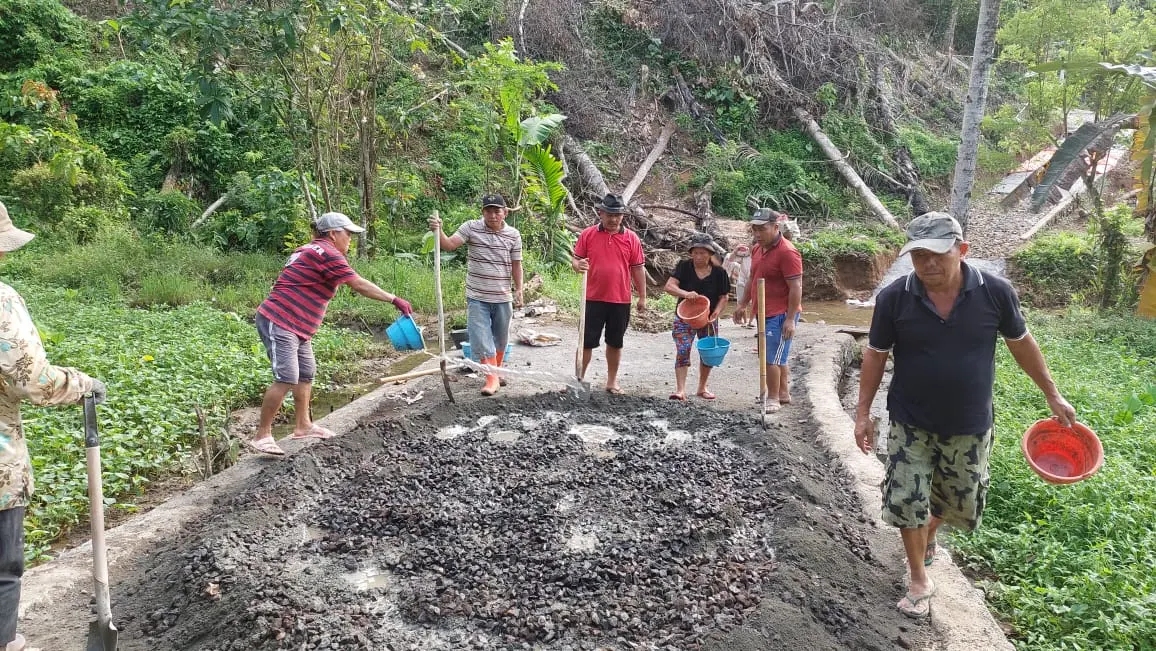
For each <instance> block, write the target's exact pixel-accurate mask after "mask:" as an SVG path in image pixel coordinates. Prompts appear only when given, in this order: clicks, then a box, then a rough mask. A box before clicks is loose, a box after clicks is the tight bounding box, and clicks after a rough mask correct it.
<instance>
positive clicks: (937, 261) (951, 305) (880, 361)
mask: <svg viewBox="0 0 1156 651" xmlns="http://www.w3.org/2000/svg"><path fill="white" fill-rule="evenodd" d="M907 237H908V242H907V245H906V246H904V247H903V250H902V251H900V253H899V255H903V254H905V253H911V262H912V266H914V267H915V271H914V272H912V273H910V274H908V275H907V276H906V277H904V278H900V279H898V280H896V281H895V282H893V283H891V284H890V285H888V286H887V287H886V288H884V289H883V291H881V292H879V296H878V297H877V298H876V299H875V313H874V315H873V316H872V318H871V332H870V335H869V337H868V340H869V343H868V346H867V349H866V350H864V351H863V370H862V373H861V375H860V378H859V405H858V410H857V412H856V417H855V441H856V443H857V444H858V445H859V449H861V450H862V451H863V452H864V453H868V452H870V451H871V449H872V447H873V445H874V442H875V428H874V425H873V424H872V422H871V415H870V414H871V403H872V402H873V401H874V400H875V393H876V392H877V391H878V390H879V382H880V381H881V380H882V379H883V368H884V365H885V364H886V362H887V355H888V353H891V354H893V355H894V357H895V372H894V376H893V377H892V380H891V389H890V391H889V392H888V394H887V410H888V411H889V412H890V415H891V431H890V435H889V436H888V438H887V464H886V465H887V479H886V481H885V483H884V490H883V521H884V522H886V523H888V524H891V525H893V526H896V527H899V529H900V534H901V536H902V538H903V547H904V551H905V552H906V555H907V564H908V566H909V567H910V569H911V582H910V584H909V585H908V589H907V594H906V595H905V596H904V597H903V599H902V600H901V601H900V602H899V603H898V604H897V606H898V608H899V610H900V611H902V612H903V613H904V614H905V615H908V616H911V617H916V618H922V617H926V616H927V615H928V613H930V612H931V596H932V594H934V592H935V586H934V584H933V583H932V582H931V580H930V579H929V578H928V577H927V572H926V571H925V565H929V564H930V561H931V560H932V559H933V558H934V554H935V530H936V528H938V527H939V525H940V524H941V523H943V522H946V523H947V524H948V525H950V526H952V527H957V528H959V529H964V530H971V529H974V528H975V527H976V526H977V525H978V524H979V520H980V517H981V515H982V513H983V506H984V501H985V499H986V493H987V486H988V457H989V455H990V453H991V446H992V441H993V437H992V386H993V384H994V382H995V345H996V335H997V334H998V335H1001V336H1003V338H1004V342H1006V344H1007V347H1008V350H1010V351H1011V354H1012V357H1014V358H1015V360H1016V363H1017V364H1019V366H1020V368H1022V369H1023V370H1024V372H1025V373H1027V374H1028V376H1029V377H1031V379H1032V381H1033V382H1035V384H1036V386H1038V387H1039V388H1040V390H1041V391H1043V392H1044V396H1045V397H1046V398H1047V402H1048V407H1049V408H1050V409H1051V411H1052V414H1054V415H1055V417H1056V418H1057V419H1059V421H1060V422H1061V423H1063V424H1064V425H1071V423H1072V422H1073V421H1075V419H1076V412H1075V410H1073V409H1072V406H1071V405H1070V404H1068V402H1067V401H1066V400H1064V397H1063V396H1062V395H1060V392H1059V390H1057V389H1056V384H1055V382H1053V381H1052V378H1051V375H1050V373H1048V366H1047V364H1046V363H1045V362H1044V357H1043V354H1042V353H1041V352H1040V347H1039V345H1037V344H1036V341H1035V339H1033V338H1032V336H1031V334H1030V333H1028V329H1027V324H1025V323H1024V318H1023V315H1022V314H1021V313H1020V308H1019V298H1018V297H1017V296H1016V292H1015V290H1014V289H1013V288H1012V286H1011V285H1010V284H1009V283H1008V282H1007V281H1006V280H1004V279H1002V278H998V277H996V276H992V275H988V274H985V273H983V272H982V271H980V270H978V269H975V268H973V267H971V266H969V265H968V264H967V263H965V262H963V261H962V258H963V257H964V255H966V254H967V242H964V241H963V230H962V229H961V228H960V226H959V222H957V221H956V220H955V218H954V217H952V216H951V215H948V214H946V213H941V212H930V213H927V214H925V215H922V216H920V217H918V218H916V219H915V220H913V221H912V222H911V224H910V225H909V226H908V227H907Z"/></svg>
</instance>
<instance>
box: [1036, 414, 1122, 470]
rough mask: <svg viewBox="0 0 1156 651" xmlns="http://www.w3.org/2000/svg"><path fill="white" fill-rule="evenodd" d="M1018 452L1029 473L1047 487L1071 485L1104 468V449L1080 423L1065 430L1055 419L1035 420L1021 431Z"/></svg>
mask: <svg viewBox="0 0 1156 651" xmlns="http://www.w3.org/2000/svg"><path fill="white" fill-rule="evenodd" d="M1020 449H1022V450H1023V453H1024V457H1025V458H1027V460H1028V465H1030V466H1031V467H1032V470H1034V471H1035V473H1036V474H1037V475H1039V476H1040V477H1041V478H1042V479H1043V480H1044V481H1046V482H1048V483H1050V484H1074V483H1075V482H1078V481H1082V480H1084V479H1087V478H1088V477H1091V476H1092V475H1094V474H1096V471H1098V470H1099V469H1100V466H1102V465H1104V446H1103V445H1102V444H1101V443H1100V439H1099V437H1097V436H1096V433H1095V432H1093V431H1092V430H1090V429H1088V427H1086V426H1085V425H1083V424H1081V423H1073V424H1072V426H1071V427H1064V426H1063V425H1061V424H1060V422H1059V421H1057V420H1055V419H1054V418H1048V419H1046V420H1041V421H1038V422H1037V423H1036V424H1034V425H1032V426H1031V427H1029V428H1028V430H1027V431H1026V432H1024V437H1023V439H1022V440H1021V441H1020Z"/></svg>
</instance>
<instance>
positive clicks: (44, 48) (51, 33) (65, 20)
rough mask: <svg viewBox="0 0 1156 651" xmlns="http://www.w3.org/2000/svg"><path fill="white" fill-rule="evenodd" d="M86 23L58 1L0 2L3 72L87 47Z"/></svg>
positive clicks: (1, 61) (16, 0)
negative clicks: (64, 51) (62, 52)
mask: <svg viewBox="0 0 1156 651" xmlns="http://www.w3.org/2000/svg"><path fill="white" fill-rule="evenodd" d="M85 41H86V38H85V33H84V21H82V20H81V19H80V18H77V17H76V15H75V14H73V13H72V12H71V11H69V10H68V9H66V8H65V7H64V5H62V4H61V3H60V2H58V1H57V0H4V2H3V3H0V43H3V44H4V47H3V48H0V72H15V71H17V70H20V69H22V68H29V67H31V66H33V65H35V64H36V63H37V62H39V61H40V60H41V59H43V58H46V57H48V56H49V55H53V54H57V53H59V52H60V51H61V50H79V49H81V48H82V47H83V46H84V44H85Z"/></svg>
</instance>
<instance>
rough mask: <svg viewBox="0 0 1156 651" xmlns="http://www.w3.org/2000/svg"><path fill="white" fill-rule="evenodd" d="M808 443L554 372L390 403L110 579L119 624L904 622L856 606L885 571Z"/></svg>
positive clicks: (319, 630)
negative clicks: (399, 416)
mask: <svg viewBox="0 0 1156 651" xmlns="http://www.w3.org/2000/svg"><path fill="white" fill-rule="evenodd" d="M776 437H778V438H779V439H780V440H776ZM806 446H807V444H806V443H805V442H803V443H800V442H799V441H796V440H793V437H792V435H791V434H788V433H787V432H785V431H779V432H776V431H774V430H773V431H772V432H771V433H766V432H763V431H762V428H761V427H758V426H757V425H756V423H755V421H754V419H753V418H751V417H750V416H749V415H747V414H733V413H725V412H714V411H711V410H705V409H693V408H686V407H684V406H677V407H674V406H672V405H670V404H669V403H667V402H666V401H656V400H606V399H603V400H596V401H594V402H592V403H580V402H574V401H573V400H572V399H570V398H568V397H565V396H561V395H553V394H552V395H542V396H538V397H534V398H528V399H519V400H511V401H508V402H505V403H503V402H499V401H487V402H484V403H475V405H474V406H473V407H469V406H466V407H464V408H457V409H453V410H445V409H443V410H437V411H433V412H431V413H426V414H420V415H417V416H414V417H412V418H411V419H408V420H401V421H380V422H377V423H373V424H370V425H367V426H365V427H363V428H361V429H360V430H358V431H357V432H354V433H351V434H349V435H346V436H344V437H341V438H340V439H337V440H335V441H332V442H328V443H325V444H322V445H319V446H316V447H314V448H312V449H311V450H310V452H309V453H308V454H299V455H294V456H292V457H290V458H287V459H285V460H282V461H280V462H277V463H275V464H273V465H272V466H271V467H270V468H269V469H268V470H266V471H265V472H263V473H261V474H260V475H259V476H258V478H257V480H255V482H254V486H253V487H252V488H251V489H250V490H248V491H246V492H244V493H243V494H240V495H238V496H237V498H236V499H234V500H231V501H230V502H229V503H225V504H221V505H220V506H219V508H218V509H217V510H216V512H215V515H214V516H213V517H212V518H211V519H209V520H208V521H206V522H203V523H199V525H198V526H196V527H194V528H192V529H190V531H188V532H187V534H186V535H185V536H183V537H182V538H181V539H179V540H175V541H173V543H172V544H171V545H170V546H169V547H168V548H166V549H163V550H159V551H158V554H157V556H156V558H155V559H153V560H152V562H151V563H149V564H147V567H146V568H144V569H143V570H142V571H141V573H140V575H139V576H138V577H137V578H136V580H135V581H129V582H125V583H123V584H122V585H120V586H116V590H114V599H115V602H116V603H115V604H114V608H116V609H117V612H119V613H125V615H124V616H123V619H122V621H120V622H119V623H121V624H122V629H123V630H124V634H123V635H122V646H123V647H124V648H125V649H127V650H129V651H133V650H135V649H158V648H164V649H202V650H206V651H224V650H230V649H343V650H346V649H349V650H353V649H365V650H370V649H372V650H380V649H559V650H566V649H569V650H578V649H603V648H606V649H611V648H612V649H680V650H681V649H728V651H744V650H747V649H751V650H753V649H768V648H802V647H800V646H799V645H803V646H805V647H807V648H816V649H827V648H832V649H834V648H864V649H865V648H887V647H888V646H890V645H893V644H894V643H896V642H895V640H897V639H903V640H904V641H905V642H906V639H907V638H910V635H909V634H908V633H907V629H906V628H904V627H903V624H904V623H903V622H902V620H901V619H899V618H898V616H897V615H894V613H893V611H891V610H890V608H889V607H888V609H887V611H888V615H887V616H885V617H882V618H879V617H871V616H870V612H869V609H867V608H863V607H862V604H864V603H870V604H874V603H876V602H879V603H880V604H882V599H881V598H880V597H878V596H877V595H878V591H880V590H882V591H883V592H884V593H885V594H886V593H887V592H888V591H889V590H890V589H891V586H890V585H889V584H888V581H887V578H886V575H885V574H883V573H881V572H880V571H879V568H878V565H879V564H878V562H877V561H876V560H875V559H874V558H873V557H872V554H871V551H870V550H869V549H868V545H867V542H866V539H865V537H864V535H863V530H864V528H865V527H866V526H867V525H865V524H864V523H863V519H862V518H855V517H840V513H841V512H842V511H843V510H844V509H847V507H849V506H850V507H853V504H850V502H849V499H848V498H847V497H846V493H845V492H844V491H843V490H842V489H839V488H834V489H833V488H832V485H833V484H836V483H837V482H838V480H839V479H841V478H839V476H838V473H837V472H834V471H832V470H831V469H829V468H827V467H825V465H824V462H825V459H824V458H822V457H821V456H820V457H816V456H815V453H814V452H813V451H812V450H811V449H810V448H809V447H806ZM831 516H835V517H831ZM891 598H892V597H890V596H889V594H888V596H887V597H886V599H891ZM897 625H898V627H897ZM902 636H906V638H905V637H902Z"/></svg>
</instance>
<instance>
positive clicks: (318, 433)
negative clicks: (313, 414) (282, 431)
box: [289, 425, 337, 441]
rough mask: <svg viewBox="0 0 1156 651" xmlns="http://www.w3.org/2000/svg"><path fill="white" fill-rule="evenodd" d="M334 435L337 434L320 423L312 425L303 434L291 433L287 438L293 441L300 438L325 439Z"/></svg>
mask: <svg viewBox="0 0 1156 651" xmlns="http://www.w3.org/2000/svg"><path fill="white" fill-rule="evenodd" d="M334 436H337V433H336V432H334V431H333V430H331V429H328V428H325V427H322V426H320V425H314V426H313V427H312V428H311V429H310V430H309V431H308V432H306V433H304V434H293V435H292V436H290V437H289V438H290V439H292V440H294V441H300V440H302V439H321V440H322V441H324V440H326V439H331V438H333V437H334Z"/></svg>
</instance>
